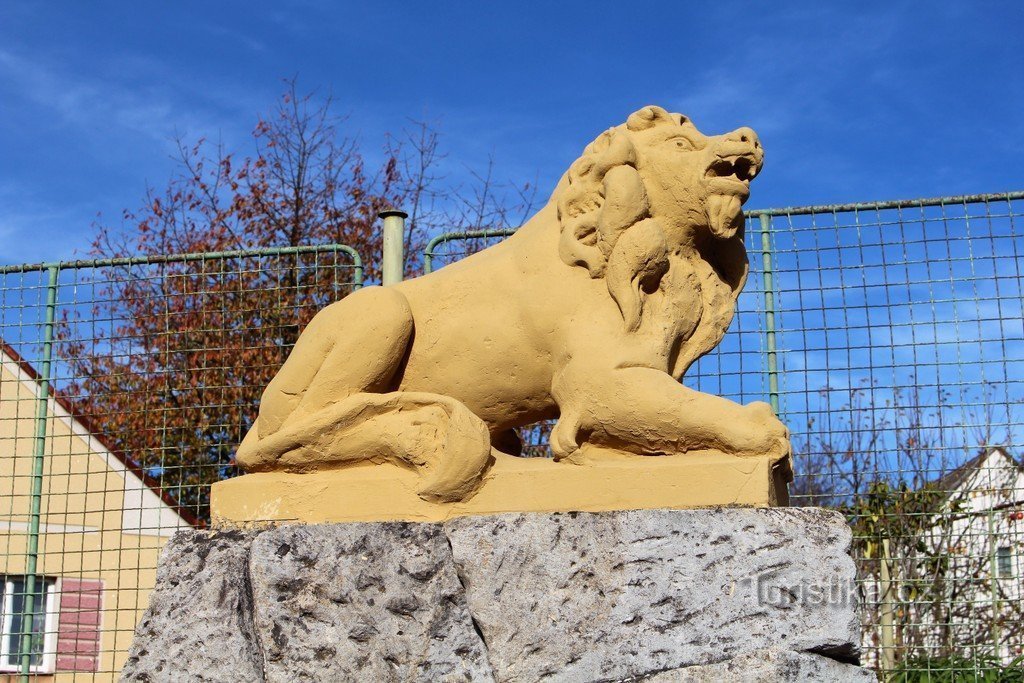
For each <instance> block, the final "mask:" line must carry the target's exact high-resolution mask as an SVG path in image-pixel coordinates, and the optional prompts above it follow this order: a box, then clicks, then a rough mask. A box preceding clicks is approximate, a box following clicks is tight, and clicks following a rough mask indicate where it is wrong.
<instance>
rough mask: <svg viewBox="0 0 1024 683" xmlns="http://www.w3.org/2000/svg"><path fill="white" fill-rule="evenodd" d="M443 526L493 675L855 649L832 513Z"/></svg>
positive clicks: (649, 667)
mask: <svg viewBox="0 0 1024 683" xmlns="http://www.w3.org/2000/svg"><path fill="white" fill-rule="evenodd" d="M445 531H446V533H447V534H448V537H449V540H450V542H451V545H452V550H453V553H454V556H455V562H456V564H457V567H458V571H459V574H460V576H461V577H462V579H463V583H464V585H465V587H466V594H467V596H468V599H469V605H470V610H471V611H472V612H473V615H474V618H475V619H476V622H477V623H478V625H479V627H480V630H481V632H482V633H483V637H484V640H485V641H486V643H487V650H488V655H489V657H490V661H491V664H492V666H493V667H494V670H495V672H496V678H497V679H498V680H501V681H537V680H545V679H549V678H550V679H551V680H565V681H599V680H617V679H625V678H630V677H636V676H643V675H645V674H648V673H651V672H657V671H664V670H668V669H677V668H682V667H686V666H693V665H697V664H706V663H708V662H717V661H722V660H725V659H729V658H732V657H735V656H737V655H740V654H743V653H745V652H750V651H752V650H758V649H763V648H780V649H786V650H794V651H810V652H817V653H821V654H826V655H828V656H830V657H833V658H838V659H845V660H851V661H852V660H854V659H855V658H856V655H857V647H858V642H859V622H858V620H857V616H856V605H855V602H854V600H855V595H856V592H855V590H854V576H855V568H854V564H853V561H852V560H851V559H850V557H849V556H848V555H847V552H848V549H849V544H850V539H851V535H850V531H849V529H848V528H847V526H846V524H845V523H844V521H843V519H842V517H841V516H840V515H838V514H835V513H831V512H827V511H823V510H804V509H772V510H753V509H715V510H642V511H627V512H606V513H592V514H585V513H560V514H549V515H542V514H511V515H499V516H494V517H478V518H462V519H457V520H453V521H451V522H448V523H446V525H445Z"/></svg>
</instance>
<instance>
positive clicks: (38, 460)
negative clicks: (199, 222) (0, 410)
mask: <svg viewBox="0 0 1024 683" xmlns="http://www.w3.org/2000/svg"><path fill="white" fill-rule="evenodd" d="M46 272H47V283H46V319H45V322H44V323H43V359H42V363H41V364H40V366H39V397H38V398H37V399H36V421H35V437H34V438H35V448H34V450H33V454H32V497H31V500H30V503H29V505H30V508H29V509H30V512H29V521H28V551H27V553H26V558H25V595H24V597H23V599H22V613H21V640H20V643H19V647H18V651H19V655H20V659H21V677H20V678H21V681H22V683H28V680H29V673H30V670H31V668H32V616H33V613H34V612H35V594H36V571H37V567H38V565H39V521H40V516H41V515H42V503H43V470H44V465H45V461H46V421H47V414H48V413H49V403H50V363H51V361H52V359H53V331H54V330H53V328H54V324H55V321H56V318H57V277H58V275H59V274H60V266H58V265H51V266H50V267H49V268H47V269H46Z"/></svg>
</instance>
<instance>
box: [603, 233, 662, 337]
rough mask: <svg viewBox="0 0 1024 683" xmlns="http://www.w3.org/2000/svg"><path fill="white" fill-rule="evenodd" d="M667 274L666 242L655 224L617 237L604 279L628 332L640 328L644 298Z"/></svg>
mask: <svg viewBox="0 0 1024 683" xmlns="http://www.w3.org/2000/svg"><path fill="white" fill-rule="evenodd" d="M666 272H668V242H667V241H666V239H665V233H664V232H663V231H662V229H661V226H660V225H658V222H657V221H655V220H654V219H650V218H649V219H647V220H643V221H640V222H639V223H637V224H636V225H634V226H633V227H631V228H629V229H628V230H626V232H625V233H623V234H622V235H621V236H620V237H619V240H618V242H616V243H615V248H614V249H612V253H611V256H610V257H609V258H608V267H607V269H606V270H605V275H604V279H605V282H606V284H607V285H608V292H609V293H610V294H611V295H612V299H614V300H615V303H616V304H617V305H618V307H619V311H620V312H621V313H622V319H623V321H624V322H625V323H626V331H627V332H635V331H636V330H637V329H638V328H639V327H640V321H641V319H642V317H643V304H644V298H645V297H646V295H647V294H648V293H649V292H653V291H656V290H657V289H658V284H659V283H660V282H661V278H662V276H663V275H665V273H666Z"/></svg>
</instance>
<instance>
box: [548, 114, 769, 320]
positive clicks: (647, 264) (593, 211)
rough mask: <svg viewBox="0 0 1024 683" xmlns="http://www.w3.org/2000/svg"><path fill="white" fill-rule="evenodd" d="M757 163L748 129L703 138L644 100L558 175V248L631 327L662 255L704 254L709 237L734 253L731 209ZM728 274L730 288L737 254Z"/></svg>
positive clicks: (711, 244) (663, 262)
mask: <svg viewBox="0 0 1024 683" xmlns="http://www.w3.org/2000/svg"><path fill="white" fill-rule="evenodd" d="M763 162H764V151H763V150H762V149H761V143H760V141H759V140H758V137H757V134H756V133H754V131H753V130H751V129H750V128H740V129H738V130H735V131H733V132H731V133H726V134H724V135H717V136H707V135H704V134H703V133H701V132H700V131H699V130H697V128H696V126H694V125H693V123H692V122H691V121H690V120H689V119H688V118H687V117H685V116H683V115H681V114H670V113H668V112H667V111H665V110H664V109H662V108H661V107H644V108H643V109H641V110H639V111H637V112H635V113H633V114H632V115H631V116H630V117H629V118H628V119H627V121H626V123H625V124H623V125H621V126H616V127H615V128H611V129H609V130H607V131H605V132H604V133H602V134H601V135H600V136H598V138H597V139H596V140H594V142H592V143H591V144H590V145H588V146H587V148H586V149H585V150H584V153H583V155H582V156H581V157H580V158H579V159H577V160H576V161H575V162H573V164H572V165H571V166H570V167H569V170H568V171H567V172H566V174H565V176H563V178H562V180H561V182H559V184H558V188H557V189H556V191H555V197H553V199H554V200H555V201H556V203H557V208H558V220H559V223H560V228H561V237H560V242H559V254H560V255H561V258H562V260H563V261H565V262H566V263H567V264H569V265H578V266H582V267H585V268H586V269H587V270H588V272H589V273H590V275H591V277H594V278H597V277H602V276H603V277H606V279H607V280H608V289H609V291H610V292H611V294H612V296H613V297H614V298H615V300H616V302H617V303H618V305H619V308H620V310H621V311H622V314H623V318H624V319H625V321H626V325H627V328H629V329H636V327H637V326H638V325H639V318H640V312H641V311H640V302H639V300H638V297H639V295H640V290H646V291H652V288H653V289H656V288H657V286H658V282H659V280H660V279H661V277H662V276H663V275H664V274H665V272H667V270H668V268H669V262H670V259H669V256H670V254H673V253H675V254H679V253H681V252H682V251H683V250H684V249H686V248H692V249H695V250H698V251H700V252H701V253H702V254H703V255H704V258H706V259H709V260H713V259H711V258H710V257H709V254H710V253H711V252H714V251H716V249H715V245H716V243H718V245H719V246H721V247H723V250H722V251H724V252H728V253H730V254H735V253H739V254H741V255H742V253H743V249H742V236H743V220H744V219H743V211H742V208H741V207H742V205H743V203H744V202H745V201H746V200H747V197H748V196H749V194H750V181H751V180H753V179H754V177H755V176H756V175H757V174H758V172H759V171H760V170H761V166H762V164H763ZM726 242H728V243H730V244H729V245H726V244H722V243H726ZM736 247H738V250H737V248H736ZM715 265H716V267H717V265H718V264H715ZM734 275H735V276H734V277H732V278H731V279H733V280H735V283H734V286H733V288H734V289H735V293H736V294H737V295H738V293H739V289H740V288H741V287H742V284H743V279H744V278H745V275H746V260H745V257H744V258H743V266H742V273H740V274H738V275H736V274H734ZM725 279H730V278H729V276H728V275H725ZM730 284H731V285H732V284H733V283H730ZM730 317H731V315H730Z"/></svg>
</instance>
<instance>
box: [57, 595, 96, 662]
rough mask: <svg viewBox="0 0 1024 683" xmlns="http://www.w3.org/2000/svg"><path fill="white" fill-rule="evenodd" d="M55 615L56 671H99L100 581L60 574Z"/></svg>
mask: <svg viewBox="0 0 1024 683" xmlns="http://www.w3.org/2000/svg"><path fill="white" fill-rule="evenodd" d="M58 590H59V591H60V596H59V600H60V613H59V616H58V617H57V671H98V670H99V660H100V609H101V607H102V601H103V582H102V581H99V580H97V579H72V578H62V579H61V581H60V586H59V587H58Z"/></svg>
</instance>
